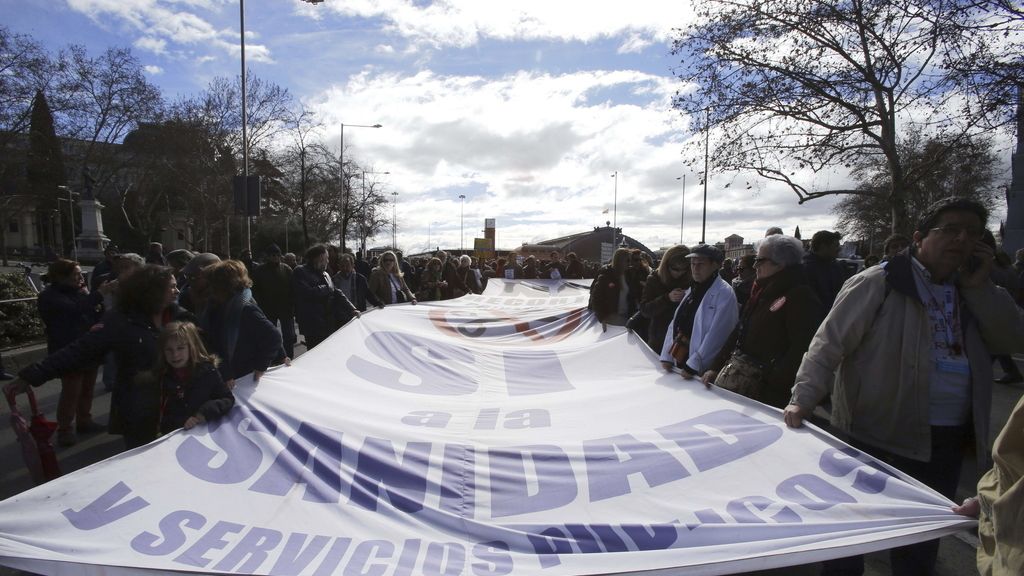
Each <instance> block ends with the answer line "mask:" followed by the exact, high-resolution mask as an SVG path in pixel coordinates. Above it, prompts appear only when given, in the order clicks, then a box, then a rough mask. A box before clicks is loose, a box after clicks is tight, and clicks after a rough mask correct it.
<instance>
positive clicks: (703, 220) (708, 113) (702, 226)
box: [700, 108, 711, 244]
mask: <svg viewBox="0 0 1024 576" xmlns="http://www.w3.org/2000/svg"><path fill="white" fill-rule="evenodd" d="M705 118H706V119H707V120H706V121H705V128H706V129H707V131H708V133H707V134H706V135H705V136H704V215H703V216H702V217H701V222H700V243H701V244H704V243H705V242H704V233H705V231H706V230H707V227H708V179H709V177H710V176H711V175H710V174H708V158H709V156H708V150H709V149H710V148H709V143H710V142H711V108H708V109H707V110H706V111H705Z"/></svg>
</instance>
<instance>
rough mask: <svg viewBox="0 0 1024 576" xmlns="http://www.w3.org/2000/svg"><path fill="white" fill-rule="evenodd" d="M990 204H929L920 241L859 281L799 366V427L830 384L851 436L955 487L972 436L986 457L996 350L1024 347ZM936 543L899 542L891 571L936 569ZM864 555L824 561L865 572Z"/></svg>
mask: <svg viewBox="0 0 1024 576" xmlns="http://www.w3.org/2000/svg"><path fill="white" fill-rule="evenodd" d="M987 219H988V212H987V210H986V209H985V207H984V206H982V205H981V204H979V203H978V202H976V201H974V200H969V199H966V198H956V197H952V198H946V199H943V200H940V201H938V202H936V203H935V204H932V205H931V206H929V207H928V208H927V209H926V210H925V212H924V214H922V216H921V220H920V221H919V222H918V225H917V228H916V231H915V232H914V234H913V240H912V243H911V245H910V247H909V248H908V249H907V250H905V251H903V252H901V253H899V254H898V255H896V256H895V257H894V258H892V260H890V261H888V262H886V263H884V264H882V265H879V266H875V267H872V268H870V269H868V270H866V271H864V272H862V273H861V274H858V275H857V276H854V277H853V278H852V279H850V280H849V281H848V282H847V283H846V284H845V285H844V286H843V288H842V290H841V291H840V292H839V295H838V296H837V297H836V301H835V305H834V306H833V308H832V310H831V312H830V313H829V314H828V317H827V318H825V321H824V322H823V323H822V325H821V326H820V327H819V328H818V331H817V333H816V334H815V335H814V339H813V340H812V341H811V344H810V347H809V348H808V351H807V353H806V354H805V355H804V358H803V362H802V363H801V365H800V369H799V370H798V371H797V375H796V382H795V385H794V387H793V396H792V399H791V401H790V402H791V403H790V405H789V406H787V407H786V411H785V421H786V424H787V425H789V426H790V427H798V426H800V425H801V423H802V422H803V420H804V419H805V418H807V416H808V415H810V413H811V411H812V410H813V409H814V407H815V406H817V405H818V403H819V402H821V401H822V399H823V398H824V397H825V395H826V394H827V393H828V388H829V383H830V382H832V381H833V374H834V373H835V371H836V369H837V368H838V369H839V373H838V376H837V377H836V378H835V388H834V390H833V392H832V415H831V420H832V425H833V426H834V427H835V428H836V429H837V430H839V431H841V432H842V433H843V434H845V435H846V436H848V441H849V442H850V443H851V444H853V445H854V446H857V447H859V448H861V449H863V450H865V451H867V452H869V453H871V454H872V455H874V456H875V457H877V458H880V459H882V460H885V461H886V462H888V463H890V464H892V465H893V466H895V467H896V468H899V469H900V470H903V471H904V472H906V473H908V474H910V475H911V476H914V477H915V478H917V479H918V480H920V481H921V482H923V483H925V484H927V485H928V486H930V487H932V488H933V489H935V490H936V491H938V492H939V493H941V494H943V495H945V496H946V497H947V498H949V499H951V500H952V499H953V498H954V497H955V496H956V489H957V485H958V482H959V478H960V467H961V463H962V460H963V454H964V453H963V448H964V444H965V443H966V442H967V440H968V439H969V438H970V437H971V432H972V430H973V437H974V439H975V443H976V453H977V454H978V457H979V467H978V469H979V470H985V469H987V468H988V467H989V465H988V461H987V460H988V451H989V446H988V438H989V412H990V408H991V401H992V399H991V392H992V355H993V354H1009V353H1012V352H1016V351H1020V350H1021V349H1022V347H1024V314H1022V312H1021V311H1020V310H1019V309H1018V308H1017V306H1016V305H1015V304H1014V302H1013V299H1012V298H1011V297H1010V295H1009V294H1008V293H1007V292H1006V291H1005V290H1003V289H1002V288H999V287H997V286H995V285H994V284H993V283H992V282H991V280H989V271H990V269H991V268H992V260H993V250H992V248H991V247H990V246H988V245H986V244H985V243H984V242H981V241H980V239H981V237H982V233H983V232H984V230H985V223H986V221H987ZM937 552H938V540H933V541H930V542H923V543H921V544H915V545H912V546H907V547H903V548H897V549H894V550H893V551H892V553H891V557H892V573H893V574H931V573H932V571H933V567H934V564H935V558H936V555H937ZM862 571H863V558H862V557H854V558H844V559H840V560H835V561H830V562H826V563H825V567H824V569H823V571H822V573H823V574H859V573H862Z"/></svg>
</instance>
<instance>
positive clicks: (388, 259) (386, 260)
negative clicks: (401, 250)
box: [384, 258, 395, 262]
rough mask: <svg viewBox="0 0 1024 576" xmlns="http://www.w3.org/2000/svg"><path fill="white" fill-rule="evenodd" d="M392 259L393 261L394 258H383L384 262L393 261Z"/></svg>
mask: <svg viewBox="0 0 1024 576" xmlns="http://www.w3.org/2000/svg"><path fill="white" fill-rule="evenodd" d="M394 261H395V259H394V258H385V259H384V262H394Z"/></svg>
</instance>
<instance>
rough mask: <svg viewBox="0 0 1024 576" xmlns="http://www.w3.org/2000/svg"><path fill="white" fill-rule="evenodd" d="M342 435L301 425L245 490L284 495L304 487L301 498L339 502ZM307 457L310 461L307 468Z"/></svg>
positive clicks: (317, 427) (309, 425) (310, 500)
mask: <svg viewBox="0 0 1024 576" xmlns="http://www.w3.org/2000/svg"><path fill="white" fill-rule="evenodd" d="M341 440H342V434H341V432H339V431H337V430H331V429H330V428H323V427H320V426H315V425H313V424H309V423H308V422H303V423H301V424H299V429H298V430H297V431H296V432H295V435H294V436H292V437H291V438H289V439H288V444H287V445H285V449H284V450H282V451H281V452H280V453H279V454H278V455H277V458H275V459H274V462H273V463H272V464H271V465H270V466H269V467H267V470H266V472H264V473H263V475H262V476H260V477H259V479H258V480H256V482H254V483H253V484H252V486H250V487H249V490H252V491H253V492H260V493H262V494H271V495H273V496H284V495H285V494H287V493H288V492H290V491H291V490H292V488H293V487H294V486H295V485H296V484H305V485H306V490H305V492H304V494H303V496H302V499H303V500H305V501H307V502H322V503H332V504H333V503H336V502H339V501H340V500H341V486H342V482H341V454H342V443H341ZM310 457H312V459H313V463H312V466H310V464H309V461H310Z"/></svg>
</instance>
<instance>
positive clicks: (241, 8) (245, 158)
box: [228, 0, 252, 252]
mask: <svg viewBox="0 0 1024 576" xmlns="http://www.w3.org/2000/svg"><path fill="white" fill-rule="evenodd" d="M238 27H239V28H240V29H241V46H242V181H243V182H245V186H244V188H243V189H244V190H245V191H246V194H245V198H246V203H245V248H246V249H247V250H249V251H250V252H252V233H251V232H252V231H251V230H250V228H249V224H250V221H251V218H250V217H249V202H248V199H249V192H248V190H249V141H248V137H247V135H246V94H245V93H246V89H245V88H246V86H245V0H238ZM228 252H231V246H230V245H229V246H228Z"/></svg>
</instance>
